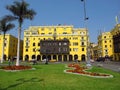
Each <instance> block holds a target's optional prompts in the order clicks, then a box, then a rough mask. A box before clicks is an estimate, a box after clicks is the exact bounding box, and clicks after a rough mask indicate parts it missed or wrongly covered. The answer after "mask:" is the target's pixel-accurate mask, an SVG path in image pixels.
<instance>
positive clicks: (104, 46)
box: [98, 32, 113, 57]
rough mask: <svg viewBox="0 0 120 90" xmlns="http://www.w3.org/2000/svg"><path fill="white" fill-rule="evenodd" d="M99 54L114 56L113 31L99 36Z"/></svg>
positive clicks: (100, 55)
mask: <svg viewBox="0 0 120 90" xmlns="http://www.w3.org/2000/svg"><path fill="white" fill-rule="evenodd" d="M98 56H99V57H106V56H109V57H113V38H112V34H111V32H104V33H101V35H99V36H98Z"/></svg>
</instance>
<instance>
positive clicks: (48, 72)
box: [0, 64, 120, 90]
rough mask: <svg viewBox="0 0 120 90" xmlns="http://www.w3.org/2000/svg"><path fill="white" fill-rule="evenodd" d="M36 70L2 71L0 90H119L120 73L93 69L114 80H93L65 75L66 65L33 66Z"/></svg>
mask: <svg viewBox="0 0 120 90" xmlns="http://www.w3.org/2000/svg"><path fill="white" fill-rule="evenodd" d="M33 67H34V68H36V70H25V71H19V72H6V71H3V70H0V90H119V89H120V73H117V72H113V71H110V70H106V69H103V68H100V67H93V69H92V70H91V71H92V72H102V73H108V74H112V75H113V76H114V78H93V77H87V76H81V75H74V74H67V73H64V72H63V70H65V69H66V68H65V64H48V65H45V64H40V65H33Z"/></svg>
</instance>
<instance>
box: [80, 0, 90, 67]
mask: <svg viewBox="0 0 120 90" xmlns="http://www.w3.org/2000/svg"><path fill="white" fill-rule="evenodd" d="M81 2H83V3H84V7H83V8H84V23H85V28H86V31H87V32H86V35H87V49H86V50H87V64H86V66H88V67H90V66H91V63H90V45H89V33H88V29H87V20H88V19H89V18H88V17H87V13H86V2H85V0H81Z"/></svg>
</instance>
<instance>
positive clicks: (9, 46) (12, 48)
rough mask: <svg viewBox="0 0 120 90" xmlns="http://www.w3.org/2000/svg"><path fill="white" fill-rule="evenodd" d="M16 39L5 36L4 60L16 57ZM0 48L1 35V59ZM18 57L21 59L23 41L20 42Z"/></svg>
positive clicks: (0, 55) (1, 39)
mask: <svg viewBox="0 0 120 90" xmlns="http://www.w3.org/2000/svg"><path fill="white" fill-rule="evenodd" d="M17 40H18V39H17V38H16V37H14V36H12V35H10V34H6V35H5V44H4V46H5V47H4V60H8V58H9V57H16V55H17V42H18V41H17ZM2 46H3V35H0V49H1V50H0V59H1V58H2ZM20 46H21V51H20V56H21V57H22V54H23V53H22V52H23V41H21V45H20Z"/></svg>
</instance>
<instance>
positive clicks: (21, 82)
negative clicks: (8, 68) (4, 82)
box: [0, 77, 44, 90]
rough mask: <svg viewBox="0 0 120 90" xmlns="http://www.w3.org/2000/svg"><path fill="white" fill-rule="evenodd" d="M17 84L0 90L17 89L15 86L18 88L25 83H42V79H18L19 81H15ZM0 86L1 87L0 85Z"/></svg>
mask: <svg viewBox="0 0 120 90" xmlns="http://www.w3.org/2000/svg"><path fill="white" fill-rule="evenodd" d="M16 81H17V82H18V83H15V84H12V85H10V86H8V87H6V88H1V87H0V90H8V89H10V88H14V87H17V86H19V85H21V84H24V83H27V82H42V81H44V79H38V78H35V77H34V78H31V79H28V80H25V78H20V79H17V80H16ZM0 86H1V85H0Z"/></svg>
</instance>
